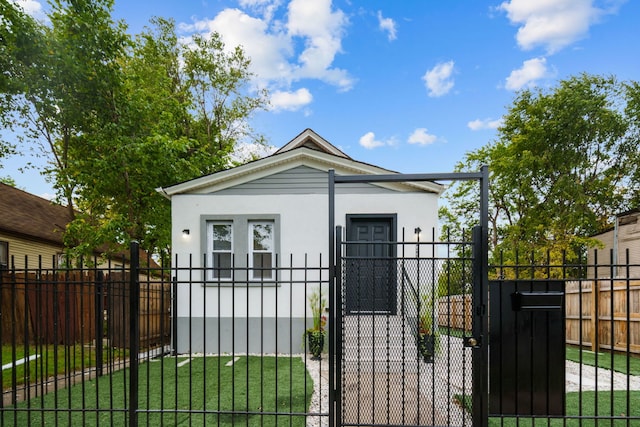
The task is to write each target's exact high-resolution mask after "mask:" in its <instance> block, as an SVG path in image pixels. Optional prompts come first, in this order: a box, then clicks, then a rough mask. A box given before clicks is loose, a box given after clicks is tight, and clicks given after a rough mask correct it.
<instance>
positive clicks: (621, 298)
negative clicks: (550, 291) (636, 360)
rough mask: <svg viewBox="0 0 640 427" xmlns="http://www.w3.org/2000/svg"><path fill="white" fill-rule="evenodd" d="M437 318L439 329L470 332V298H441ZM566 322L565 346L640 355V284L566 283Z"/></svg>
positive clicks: (630, 281)
mask: <svg viewBox="0 0 640 427" xmlns="http://www.w3.org/2000/svg"><path fill="white" fill-rule="evenodd" d="M448 313H450V314H448ZM438 315H439V316H438V319H439V325H440V326H442V327H451V328H454V329H460V330H463V329H464V330H466V331H470V330H471V318H472V316H471V315H472V306H471V295H451V296H445V297H442V298H440V299H439V300H438ZM447 319H449V320H447ZM565 319H566V320H565V330H566V342H567V344H574V345H579V346H587V347H590V348H591V350H592V351H599V350H603V349H606V350H611V349H613V350H614V351H622V352H627V351H629V352H631V353H637V354H640V280H622V279H620V280H611V279H600V280H575V281H567V282H566V285H565ZM489 321H491V315H489ZM447 322H448V323H447Z"/></svg>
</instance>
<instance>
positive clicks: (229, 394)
mask: <svg viewBox="0 0 640 427" xmlns="http://www.w3.org/2000/svg"><path fill="white" fill-rule="evenodd" d="M229 361H231V357H198V358H193V359H192V360H191V361H188V360H187V359H185V358H170V357H167V358H163V359H160V360H158V361H152V362H149V363H146V364H143V365H140V367H139V373H140V381H139V394H138V395H139V407H140V409H141V412H140V413H139V414H138V421H139V424H140V425H150V426H151V425H153V426H155V425H163V424H164V425H172V426H173V425H176V426H179V425H190V424H192V423H193V424H195V425H215V426H233V425H240V426H275V425H291V426H299V427H303V426H304V425H305V416H304V415H302V414H304V413H305V412H306V411H307V408H308V407H309V404H310V402H311V394H312V393H313V382H312V380H311V377H310V376H309V374H308V373H307V371H306V368H305V365H304V363H303V361H302V360H301V359H300V358H299V357H293V358H290V357H277V358H276V357H262V358H261V357H258V356H250V357H240V358H239V359H238V360H237V361H236V362H235V363H234V364H233V365H232V366H225V365H226V364H227V363H228V362H229ZM181 362H186V363H185V364H184V365H182V366H179V365H180V364H181ZM128 381H129V369H123V370H121V371H118V372H116V373H114V374H113V375H112V376H105V377H102V378H98V379H96V380H91V381H85V382H84V383H82V384H78V385H75V386H73V387H70V388H68V389H62V390H59V391H58V392H57V393H49V394H47V395H45V396H44V397H42V398H40V397H38V398H35V399H32V400H31V401H30V402H22V403H21V404H19V405H18V406H17V408H16V409H18V411H17V412H16V413H15V414H13V413H8V412H7V411H3V414H2V416H3V417H4V420H3V421H5V422H9V423H13V422H14V416H15V417H16V418H15V420H16V421H17V425H32V424H40V423H41V422H42V421H43V417H44V419H46V420H47V423H49V422H54V421H57V425H61V426H72V425H98V424H111V425H126V424H127V419H128V418H127V414H126V412H125V411H124V409H123V408H126V407H128V404H129V401H128V399H129V396H128V394H127V392H128ZM28 407H30V408H31V409H32V410H33V409H35V410H33V411H31V412H28V411H21V410H26V409H27V408H28ZM112 407H113V408H114V411H113V412H112V411H111V409H110V408H112ZM55 408H72V409H73V410H74V411H71V412H68V413H67V412H62V413H59V414H57V415H56V413H55ZM117 408H122V409H117ZM160 409H163V410H164V411H166V412H163V413H160V412H159V410H160ZM195 411H201V412H200V413H197V412H195ZM289 414H298V415H293V416H290V415H289Z"/></svg>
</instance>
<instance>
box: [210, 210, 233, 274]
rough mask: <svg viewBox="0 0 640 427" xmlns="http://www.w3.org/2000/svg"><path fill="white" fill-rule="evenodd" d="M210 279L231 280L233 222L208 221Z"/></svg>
mask: <svg viewBox="0 0 640 427" xmlns="http://www.w3.org/2000/svg"><path fill="white" fill-rule="evenodd" d="M207 242H208V246H209V247H208V251H207V253H208V257H209V267H210V268H209V269H208V271H209V279H210V280H231V277H232V275H231V267H232V265H231V263H232V258H233V222H232V221H210V222H208V223H207Z"/></svg>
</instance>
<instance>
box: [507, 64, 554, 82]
mask: <svg viewBox="0 0 640 427" xmlns="http://www.w3.org/2000/svg"><path fill="white" fill-rule="evenodd" d="M551 76H552V73H551V72H550V71H549V70H548V69H547V59H546V58H533V59H528V60H526V61H524V62H523V63H522V67H521V68H519V69H517V70H513V71H512V72H511V74H510V75H509V77H507V80H506V82H505V87H506V88H507V89H509V90H519V89H522V88H523V87H525V86H527V87H533V86H536V82H537V81H538V80H540V79H543V78H547V77H551Z"/></svg>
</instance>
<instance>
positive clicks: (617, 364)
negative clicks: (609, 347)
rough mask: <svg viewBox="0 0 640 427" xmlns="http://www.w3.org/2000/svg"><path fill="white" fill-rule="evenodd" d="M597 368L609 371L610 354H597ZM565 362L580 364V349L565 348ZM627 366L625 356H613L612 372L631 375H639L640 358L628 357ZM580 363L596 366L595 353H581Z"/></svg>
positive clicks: (617, 354) (615, 354)
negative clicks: (570, 361)
mask: <svg viewBox="0 0 640 427" xmlns="http://www.w3.org/2000/svg"><path fill="white" fill-rule="evenodd" d="M597 356H598V366H599V367H600V368H605V369H611V353H609V352H606V353H598V355H597ZM566 358H567V360H572V361H574V362H578V363H580V349H579V348H578V347H572V346H567V351H566ZM628 362H629V365H628V366H627V355H626V354H621V353H614V354H613V370H614V371H617V372H621V373H623V374H626V373H627V372H628V373H629V374H631V375H640V357H638V356H636V355H630V356H629V360H628ZM582 363H584V364H585V365H590V366H596V353H594V352H592V351H587V350H583V351H582Z"/></svg>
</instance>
